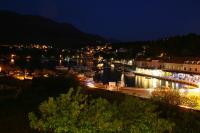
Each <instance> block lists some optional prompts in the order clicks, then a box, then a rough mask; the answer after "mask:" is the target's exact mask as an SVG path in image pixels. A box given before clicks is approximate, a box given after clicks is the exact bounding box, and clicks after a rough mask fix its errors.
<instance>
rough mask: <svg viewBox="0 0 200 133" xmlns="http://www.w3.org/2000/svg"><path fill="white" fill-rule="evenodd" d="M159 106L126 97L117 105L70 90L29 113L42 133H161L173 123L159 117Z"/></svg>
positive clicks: (33, 123) (32, 121)
mask: <svg viewBox="0 0 200 133" xmlns="http://www.w3.org/2000/svg"><path fill="white" fill-rule="evenodd" d="M155 110H156V106H155V105H153V104H151V103H150V102H148V101H143V100H140V99H138V98H134V97H131V96H126V97H125V99H124V100H123V101H122V102H121V103H119V104H117V103H111V102H109V101H108V100H106V99H104V98H96V99H92V100H89V98H88V96H87V95H85V94H82V93H80V91H77V92H75V91H73V90H72V89H70V90H69V92H68V93H67V94H61V95H60V96H59V97H57V98H52V97H51V98H49V99H48V101H44V102H42V103H41V104H40V106H39V111H40V112H39V114H35V113H33V112H31V113H29V119H30V121H31V122H30V126H31V127H32V128H34V129H37V130H38V131H40V132H55V133H64V132H66V133H97V132H98V133H99V132H100V133H105V132H107V133H109V132H110V133H112V132H122V133H132V132H134V133H137V132H138V133H144V132H148V133H161V132H171V131H172V127H173V126H174V124H173V123H172V122H170V121H168V120H165V119H163V118H160V117H159V113H158V112H155Z"/></svg>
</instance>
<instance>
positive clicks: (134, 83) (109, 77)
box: [94, 70, 188, 89]
mask: <svg viewBox="0 0 200 133" xmlns="http://www.w3.org/2000/svg"><path fill="white" fill-rule="evenodd" d="M120 79H121V72H120V73H119V72H116V71H106V72H105V70H104V71H103V72H102V73H97V74H96V75H95V77H94V80H97V81H101V82H103V83H104V84H106V83H108V82H111V81H112V82H118V83H119V82H120ZM124 80H125V81H124V82H125V86H127V87H137V88H160V87H170V88H172V89H181V88H186V87H187V86H188V85H184V84H181V83H177V82H171V81H165V80H160V79H156V78H151V77H145V76H138V75H135V76H134V77H127V76H125V78H124Z"/></svg>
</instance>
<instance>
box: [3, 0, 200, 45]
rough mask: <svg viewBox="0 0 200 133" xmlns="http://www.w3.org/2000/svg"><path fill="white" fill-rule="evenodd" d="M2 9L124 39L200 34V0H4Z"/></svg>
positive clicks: (148, 38) (133, 39)
mask: <svg viewBox="0 0 200 133" xmlns="http://www.w3.org/2000/svg"><path fill="white" fill-rule="evenodd" d="M0 9H2V10H10V11H16V12H18V13H23V14H33V15H41V16H46V17H49V18H51V19H54V20H56V21H58V22H68V23H71V24H73V25H75V26H76V27H77V28H79V29H80V30H82V31H84V32H87V33H94V34H99V35H102V36H104V37H108V38H113V39H117V40H123V41H136V40H151V39H157V38H160V37H167V36H173V35H178V34H187V33H191V32H193V33H197V34H200V0H1V1H0Z"/></svg>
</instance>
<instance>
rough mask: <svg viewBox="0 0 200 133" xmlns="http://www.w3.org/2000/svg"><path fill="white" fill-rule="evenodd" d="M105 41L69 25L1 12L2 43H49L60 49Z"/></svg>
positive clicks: (0, 36) (0, 33)
mask: <svg viewBox="0 0 200 133" xmlns="http://www.w3.org/2000/svg"><path fill="white" fill-rule="evenodd" d="M99 40H100V41H104V39H103V38H102V37H100V36H97V35H91V34H87V33H84V32H82V31H80V30H78V29H77V28H75V27H74V26H73V25H71V24H68V23H57V22H55V21H53V20H51V19H48V18H45V17H41V16H33V15H20V14H17V13H13V12H7V11H0V42H1V43H4V42H9V43H13V42H14V43H15V42H22V43H23V42H25V43H26V42H49V43H52V44H56V46H58V47H70V46H75V47H79V46H83V45H87V44H94V43H95V42H96V41H99Z"/></svg>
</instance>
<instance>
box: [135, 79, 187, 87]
mask: <svg viewBox="0 0 200 133" xmlns="http://www.w3.org/2000/svg"><path fill="white" fill-rule="evenodd" d="M134 78H135V83H134V84H133V87H139V88H157V87H158V88H161V87H170V88H173V89H181V88H184V87H185V86H186V85H184V84H180V83H176V82H170V81H165V80H160V79H156V78H150V77H144V76H135V77H134ZM133 80H134V79H133Z"/></svg>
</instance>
